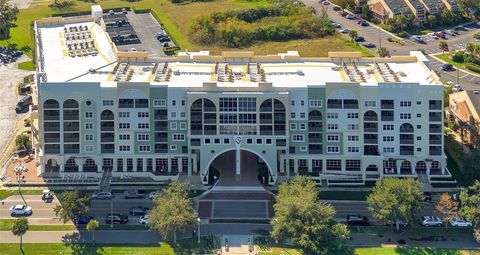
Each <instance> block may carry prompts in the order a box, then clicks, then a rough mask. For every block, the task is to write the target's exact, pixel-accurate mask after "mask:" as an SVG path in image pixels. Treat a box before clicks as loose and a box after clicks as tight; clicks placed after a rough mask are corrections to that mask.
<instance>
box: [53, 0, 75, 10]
mask: <svg viewBox="0 0 480 255" xmlns="http://www.w3.org/2000/svg"><path fill="white" fill-rule="evenodd" d="M74 5H75V3H74V2H73V1H68V0H65V1H61V2H58V1H55V2H54V3H52V4H50V5H48V7H50V8H52V9H53V10H59V11H60V10H67V9H70V8H72V7H73V6H74Z"/></svg>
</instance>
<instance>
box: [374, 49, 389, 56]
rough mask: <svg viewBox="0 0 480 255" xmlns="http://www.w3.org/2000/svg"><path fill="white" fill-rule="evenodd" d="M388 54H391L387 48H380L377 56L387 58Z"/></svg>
mask: <svg viewBox="0 0 480 255" xmlns="http://www.w3.org/2000/svg"><path fill="white" fill-rule="evenodd" d="M388 53H389V52H388V50H387V48H385V47H380V48H378V50H377V54H378V55H379V56H380V57H385V56H387V55H388Z"/></svg>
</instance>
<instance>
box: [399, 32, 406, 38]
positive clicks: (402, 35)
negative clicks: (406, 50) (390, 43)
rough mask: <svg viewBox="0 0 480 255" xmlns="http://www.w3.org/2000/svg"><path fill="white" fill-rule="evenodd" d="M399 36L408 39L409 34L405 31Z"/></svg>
mask: <svg viewBox="0 0 480 255" xmlns="http://www.w3.org/2000/svg"><path fill="white" fill-rule="evenodd" d="M398 36H400V37H402V38H406V37H408V33H407V32H405V31H402V32H400V33H398Z"/></svg>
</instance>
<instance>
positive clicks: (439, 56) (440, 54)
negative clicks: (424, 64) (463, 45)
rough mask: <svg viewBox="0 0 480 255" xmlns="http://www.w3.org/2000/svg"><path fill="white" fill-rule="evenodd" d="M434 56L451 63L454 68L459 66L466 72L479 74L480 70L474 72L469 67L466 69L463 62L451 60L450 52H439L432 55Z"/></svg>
mask: <svg viewBox="0 0 480 255" xmlns="http://www.w3.org/2000/svg"><path fill="white" fill-rule="evenodd" d="M434 56H435V57H436V58H439V59H441V60H443V61H445V62H447V63H449V64H452V65H453V66H454V67H455V68H459V69H461V70H464V71H467V72H471V73H475V74H480V72H475V71H473V70H470V69H467V68H466V67H465V63H459V62H455V61H453V60H452V58H451V54H450V53H445V54H443V53H439V54H435V55H434Z"/></svg>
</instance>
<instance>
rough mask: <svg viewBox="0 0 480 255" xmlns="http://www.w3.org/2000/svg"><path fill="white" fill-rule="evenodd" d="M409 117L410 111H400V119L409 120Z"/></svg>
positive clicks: (410, 116) (410, 115)
mask: <svg viewBox="0 0 480 255" xmlns="http://www.w3.org/2000/svg"><path fill="white" fill-rule="evenodd" d="M411 118H412V114H411V113H400V119H402V120H409V119H411Z"/></svg>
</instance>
